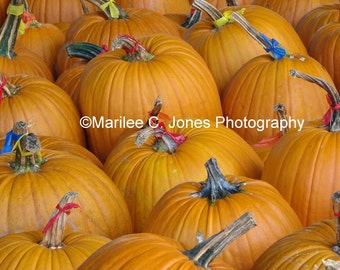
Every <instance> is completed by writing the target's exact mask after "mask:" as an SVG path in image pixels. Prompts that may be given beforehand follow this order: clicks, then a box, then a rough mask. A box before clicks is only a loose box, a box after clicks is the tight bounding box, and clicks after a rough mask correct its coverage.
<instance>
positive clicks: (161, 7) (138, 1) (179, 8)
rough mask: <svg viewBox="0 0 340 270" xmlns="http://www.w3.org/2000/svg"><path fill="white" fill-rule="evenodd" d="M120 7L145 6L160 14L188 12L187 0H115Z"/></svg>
mask: <svg viewBox="0 0 340 270" xmlns="http://www.w3.org/2000/svg"><path fill="white" fill-rule="evenodd" d="M116 2H117V3H118V4H119V5H120V6H121V7H122V8H145V9H150V10H153V11H156V12H158V13H160V14H167V13H170V14H189V11H190V5H189V1H187V0H184V1H183V0H170V1H169V0H117V1H116Z"/></svg>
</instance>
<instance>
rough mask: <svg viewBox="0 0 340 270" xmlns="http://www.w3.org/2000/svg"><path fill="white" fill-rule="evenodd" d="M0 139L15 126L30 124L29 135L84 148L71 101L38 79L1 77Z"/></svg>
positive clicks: (22, 76)
mask: <svg viewBox="0 0 340 270" xmlns="http://www.w3.org/2000/svg"><path fill="white" fill-rule="evenodd" d="M1 83H2V84H3V89H2V91H1V92H2V93H1V94H2V95H1V96H2V101H1V103H0V114H1V120H0V123H1V125H0V138H1V137H3V136H5V134H6V133H7V132H8V131H9V130H11V129H12V126H13V123H15V122H17V121H24V122H26V123H31V124H32V125H31V127H30V131H31V132H34V133H36V134H38V135H49V136H56V137H61V138H65V139H68V140H70V141H73V142H75V143H78V144H80V145H83V146H85V144H86V141H85V133H84V130H83V129H82V127H81V126H80V125H79V119H80V114H79V112H78V110H77V108H76V106H75V105H74V103H73V102H72V100H71V98H70V97H69V96H68V95H67V94H66V93H65V92H64V91H63V90H62V89H61V88H59V87H58V86H57V85H56V84H54V83H53V82H50V81H48V80H46V79H44V78H41V77H37V76H33V75H31V76H27V75H17V76H13V77H8V78H6V77H5V76H2V78H1Z"/></svg>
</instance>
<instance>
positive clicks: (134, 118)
mask: <svg viewBox="0 0 340 270" xmlns="http://www.w3.org/2000/svg"><path fill="white" fill-rule="evenodd" d="M114 44H116V45H115V46H116V49H115V50H114V51H109V52H107V53H105V54H102V55H99V56H97V57H95V58H94V59H92V60H91V61H90V62H89V63H87V65H86V67H85V69H84V72H83V74H82V77H81V79H80V97H79V98H80V109H81V113H82V114H83V115H84V116H87V117H89V118H90V120H92V123H95V120H96V121H97V123H98V121H99V120H100V119H102V120H101V121H103V120H104V121H106V123H107V124H106V126H104V125H99V126H98V125H97V126H91V127H89V128H87V129H86V134H87V137H88V143H89V147H90V149H91V150H92V151H93V152H94V153H95V154H96V155H97V156H98V157H99V158H100V159H101V160H102V161H104V160H105V159H106V157H107V155H108V154H109V153H110V152H111V150H112V148H113V147H114V146H115V141H116V140H117V138H118V137H119V136H120V135H121V134H122V132H123V131H124V130H126V129H131V128H132V127H131V123H132V126H134V124H136V122H138V120H140V119H143V120H142V121H144V118H145V117H147V115H148V111H149V110H150V108H152V105H153V101H154V100H155V98H157V97H158V96H159V97H160V98H161V99H162V100H163V104H164V105H163V112H164V113H165V114H168V115H171V116H174V117H176V118H201V119H208V120H214V119H215V118H216V116H218V115H221V113H222V112H221V103H220V98H219V95H218V90H217V87H216V83H215V81H214V79H213V77H212V75H211V73H210V71H209V69H208V67H207V65H206V63H205V62H204V61H203V59H202V58H201V57H200V55H199V54H198V53H197V52H196V51H195V50H194V49H193V48H192V47H191V46H190V45H189V44H188V43H186V42H185V41H183V40H182V39H181V38H178V37H174V36H170V35H165V34H157V35H149V36H147V37H144V38H141V39H139V40H137V39H136V38H134V37H132V36H126V35H122V36H120V37H118V38H117V39H115V41H114ZM93 119H94V120H93ZM128 119H130V120H129V121H130V126H127V121H128ZM137 124H138V123H137ZM110 125H111V127H110ZM112 125H114V126H112ZM134 127H135V126H134Z"/></svg>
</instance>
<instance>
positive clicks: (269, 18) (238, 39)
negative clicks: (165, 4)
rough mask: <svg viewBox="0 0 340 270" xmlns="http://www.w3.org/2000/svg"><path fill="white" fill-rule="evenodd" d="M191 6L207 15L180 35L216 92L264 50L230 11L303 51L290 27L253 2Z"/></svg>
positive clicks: (290, 47) (200, 1)
mask: <svg viewBox="0 0 340 270" xmlns="http://www.w3.org/2000/svg"><path fill="white" fill-rule="evenodd" d="M193 6H194V7H195V8H197V9H200V10H202V12H203V13H207V14H208V15H209V18H205V19H202V20H200V21H199V22H197V23H195V24H194V25H193V26H192V27H190V28H189V29H187V31H186V32H185V34H184V35H183V39H184V40H185V41H187V42H188V43H189V44H190V45H192V46H193V47H194V48H195V50H196V51H197V52H198V53H199V54H200V55H201V56H202V57H203V59H204V60H205V61H206V63H207V65H208V67H209V69H210V71H211V73H212V74H213V76H214V78H215V80H216V83H217V87H218V89H219V93H220V95H222V94H223V92H224V89H225V88H226V86H227V84H228V82H229V81H230V79H231V78H232V76H233V75H234V74H235V73H236V71H238V70H239V68H241V67H242V66H243V65H244V64H245V63H246V62H248V61H249V60H251V59H252V58H254V57H256V56H259V55H263V54H264V51H263V48H262V47H261V46H259V45H258V44H257V43H256V41H255V40H254V39H252V38H251V37H250V36H249V35H248V34H247V33H246V32H245V31H244V30H243V29H242V27H240V25H239V24H238V23H237V22H235V21H234V20H233V18H232V17H231V14H232V13H242V14H243V16H244V17H245V18H246V19H247V20H248V21H249V22H250V23H251V24H252V25H254V27H256V28H258V29H259V31H261V32H263V33H267V34H268V35H271V36H273V37H275V38H278V37H280V39H281V42H282V45H283V46H286V48H287V49H288V50H289V51H292V52H300V53H307V50H306V48H305V46H304V44H303V43H302V41H301V40H300V38H299V36H298V34H297V33H296V32H295V30H294V28H293V27H292V26H291V25H290V24H289V23H288V22H287V21H286V20H285V19H283V18H282V17H281V16H279V15H278V14H277V13H275V12H273V11H271V10H268V9H266V8H263V7H261V6H255V5H248V6H233V7H232V6H231V7H225V8H223V9H221V10H218V9H217V8H215V7H214V6H212V5H211V4H209V3H207V2H206V1H204V0H196V1H194V2H193ZM273 25H275V27H273Z"/></svg>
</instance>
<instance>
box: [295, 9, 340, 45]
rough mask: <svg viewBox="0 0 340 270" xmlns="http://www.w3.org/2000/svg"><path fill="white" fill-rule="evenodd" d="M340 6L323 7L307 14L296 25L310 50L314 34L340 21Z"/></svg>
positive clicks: (297, 30)
mask: <svg viewBox="0 0 340 270" xmlns="http://www.w3.org/2000/svg"><path fill="white" fill-rule="evenodd" d="M339 10H340V4H331V5H322V6H319V7H317V8H313V9H312V10H310V11H309V12H307V13H306V14H305V15H304V16H303V17H302V18H301V19H300V20H299V21H298V23H297V24H296V26H295V30H296V32H297V33H298V35H299V36H300V38H301V40H302V42H303V43H304V44H305V46H306V48H308V45H309V42H310V40H311V38H312V36H313V34H314V33H315V32H316V31H317V30H318V29H319V28H320V27H322V26H324V25H326V24H328V23H330V22H337V21H339Z"/></svg>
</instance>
